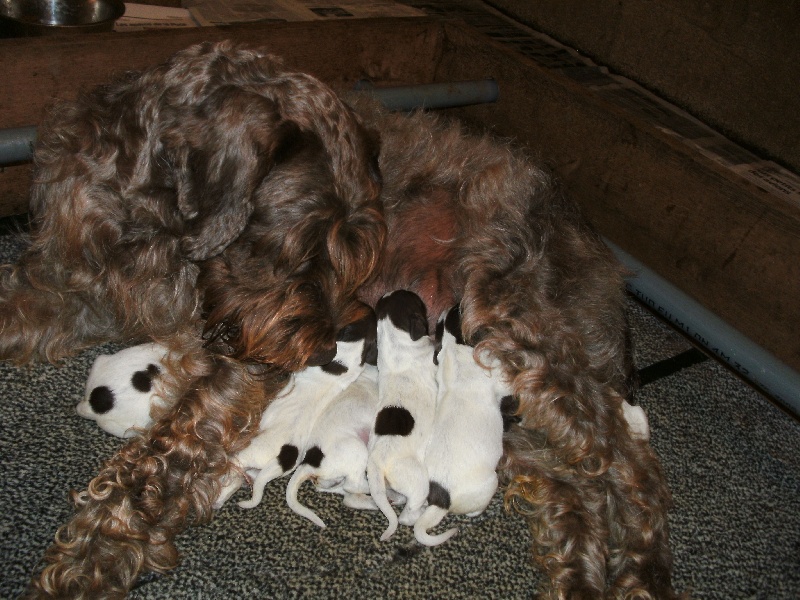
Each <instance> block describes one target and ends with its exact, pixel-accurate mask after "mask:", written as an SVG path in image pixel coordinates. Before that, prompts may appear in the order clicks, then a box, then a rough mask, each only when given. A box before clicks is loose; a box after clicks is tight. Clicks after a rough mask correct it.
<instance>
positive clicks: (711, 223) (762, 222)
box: [437, 24, 800, 370]
mask: <svg viewBox="0 0 800 600" xmlns="http://www.w3.org/2000/svg"><path fill="white" fill-rule="evenodd" d="M445 39H446V42H447V46H446V48H445V52H444V53H443V60H442V62H441V63H440V64H439V70H440V72H439V74H438V75H437V76H442V74H444V73H446V74H447V75H448V76H449V77H452V78H453V79H459V78H461V77H465V76H467V75H469V76H471V77H474V76H476V75H478V74H491V75H492V76H494V77H495V78H496V79H497V81H498V85H499V89H500V98H499V101H498V103H497V104H495V105H491V106H483V107H472V108H469V109H464V110H461V111H459V112H458V114H459V115H460V116H462V117H463V118H466V119H469V120H472V121H475V122H478V123H482V124H484V125H488V126H490V127H491V128H492V129H494V130H495V131H497V132H498V133H499V134H502V135H508V136H513V137H514V138H516V139H518V140H519V141H520V142H522V143H524V144H526V145H527V146H528V147H529V148H530V149H531V150H532V151H533V152H534V153H535V154H537V155H539V156H541V157H542V158H543V159H544V160H545V161H546V162H548V163H549V164H550V165H551V166H552V167H553V168H554V169H555V170H556V171H557V172H558V173H559V175H560V176H561V178H562V179H563V181H564V182H565V184H566V187H567V189H568V192H569V193H570V195H572V196H573V197H575V198H576V199H577V200H578V202H579V203H580V204H581V206H582V208H583V210H584V212H585V214H586V215H587V216H588V217H589V219H590V220H591V221H592V222H593V223H594V225H595V227H596V228H597V229H598V230H599V231H600V232H601V233H602V234H603V235H605V236H607V237H608V238H609V239H610V240H611V241H613V242H615V243H616V244H617V245H619V246H620V247H622V248H623V249H624V250H626V251H627V252H628V253H630V254H632V255H633V256H635V257H636V258H637V259H639V260H640V261H641V262H642V263H644V264H646V265H647V266H648V267H650V268H651V269H653V270H654V271H656V272H657V273H658V274H659V275H661V276H662V277H664V278H666V279H667V280H668V281H670V282H671V283H672V284H673V285H675V286H676V287H678V288H679V289H681V290H683V291H684V292H685V293H687V294H688V295H690V296H692V297H693V298H694V299H695V300H697V301H698V302H700V303H701V304H702V305H703V306H705V307H706V308H708V309H709V310H711V311H712V312H714V313H716V314H717V315H719V316H720V317H721V318H722V319H724V320H725V321H727V322H728V323H729V324H731V325H732V326H734V327H736V328H738V329H739V330H740V331H741V332H742V333H744V334H745V335H746V336H748V337H749V338H750V339H752V340H753V341H755V342H756V343H758V344H760V345H762V346H763V347H765V348H766V349H767V350H769V351H771V352H772V353H774V354H775V355H776V356H778V357H779V358H780V359H781V360H783V361H784V362H786V363H787V364H789V365H790V366H792V367H793V368H794V369H796V370H800V337H799V336H798V335H797V332H798V324H800V302H798V298H800V260H798V257H800V207H798V206H797V205H795V204H791V203H789V202H788V201H785V200H782V199H780V198H778V197H776V196H773V195H771V194H769V193H767V192H765V191H763V190H762V189H760V188H757V187H756V186H754V185H753V184H751V183H750V182H748V181H746V180H744V179H743V178H741V177H739V176H737V175H734V174H732V173H731V172H729V171H728V170H726V169H725V168H723V167H722V166H720V165H718V164H716V163H714V162H713V161H711V160H710V159H707V158H706V157H704V156H703V155H701V154H699V153H697V152H694V151H692V150H691V149H690V148H688V147H687V146H685V145H683V144H682V143H681V142H679V141H677V140H675V139H674V138H673V137H671V136H669V135H668V134H665V133H663V132H662V131H660V130H658V129H656V128H655V127H653V126H652V125H651V124H650V123H648V122H646V121H644V120H642V119H640V118H638V117H636V116H634V115H632V114H630V113H628V112H627V111H625V110H624V109H621V108H619V107H617V106H616V105H613V104H611V103H609V102H607V101H605V100H603V99H602V98H599V97H598V96H597V95H595V94H593V93H592V92H591V91H588V90H587V89H585V88H584V87H582V86H580V85H579V84H577V83H575V82H574V81H572V80H570V79H568V78H567V77H565V76H563V75H560V74H558V73H555V72H553V71H550V70H547V69H545V68H544V67H541V66H539V65H538V64H537V63H535V62H533V61H530V60H528V59H526V58H525V57H523V56H521V55H519V54H517V53H514V52H512V51H510V50H508V49H506V48H504V47H501V46H499V45H495V44H494V43H493V42H491V41H490V40H489V39H488V38H485V37H483V36H480V35H478V34H475V33H474V32H473V31H472V30H469V29H465V28H462V27H459V26H457V25H454V24H448V25H447V31H446V38H445ZM451 48H452V49H451ZM456 49H457V50H456Z"/></svg>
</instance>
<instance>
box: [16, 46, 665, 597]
mask: <svg viewBox="0 0 800 600" xmlns="http://www.w3.org/2000/svg"><path fill="white" fill-rule="evenodd" d="M373 132H377V133H378V134H379V137H380V161H379V164H378V162H377V156H378V154H377V152H378V146H377V144H378V138H377V136H376V135H375V133H373ZM37 144H38V145H37V150H36V159H35V161H36V181H35V184H34V188H33V192H32V200H31V214H32V216H33V225H34V227H33V234H32V243H31V246H30V249H29V250H28V251H27V252H26V253H25V255H24V256H23V257H22V259H21V261H20V263H19V264H18V265H16V266H13V267H7V268H5V270H4V271H3V272H2V274H0V331H1V332H2V333H1V334H0V357H2V358H7V359H12V360H16V361H19V362H24V361H27V360H30V359H33V358H45V359H49V360H54V359H57V358H59V357H61V356H64V355H66V354H68V353H71V352H74V351H75V350H76V349H77V348H79V347H81V346H86V345H88V344H93V343H97V342H100V341H105V340H109V339H124V340H138V339H144V338H151V339H154V340H157V341H159V342H161V343H163V344H166V345H167V346H169V347H170V348H172V349H173V350H174V351H175V356H176V358H175V359H174V360H173V361H172V364H171V369H172V371H173V372H174V375H175V380H176V384H175V389H174V390H172V393H173V395H174V397H175V398H176V399H177V400H176V402H175V404H174V406H173V407H172V408H170V409H167V410H165V411H164V414H163V415H161V417H160V418H159V419H158V420H157V421H156V423H155V425H154V426H153V427H152V429H151V430H150V431H149V432H148V434H147V435H145V436H143V437H140V438H134V439H132V440H131V441H130V442H128V443H127V444H126V445H125V446H124V447H123V449H122V450H121V451H120V452H119V453H118V454H117V455H116V456H114V457H113V458H112V459H110V461H109V462H108V463H107V465H106V466H105V467H104V469H103V470H102V472H101V473H100V474H99V475H98V476H97V477H96V478H95V479H94V480H93V481H92V482H91V483H90V484H89V486H88V489H87V490H85V491H83V492H80V493H76V494H74V501H75V504H76V508H77V511H76V514H75V516H74V517H73V519H72V520H71V521H70V522H69V523H68V524H66V525H65V526H64V527H62V528H61V529H60V530H59V532H58V534H57V536H56V541H55V543H54V544H53V546H52V547H51V548H50V549H49V550H48V552H47V554H46V557H45V562H46V566H45V567H44V568H43V570H42V572H41V573H40V574H39V575H38V576H37V578H36V579H35V580H34V582H33V583H32V586H31V589H30V595H31V596H34V597H69V598H92V599H95V598H111V597H120V596H123V595H124V594H125V592H126V591H127V589H129V587H130V586H131V585H132V583H133V582H134V581H135V578H136V577H137V575H138V574H139V573H140V572H141V571H143V570H154V571H165V570H168V569H170V568H173V567H174V566H175V564H176V562H177V557H178V554H177V550H176V548H175V546H174V539H175V536H176V534H177V533H178V532H180V531H181V529H183V528H185V527H186V526H188V525H190V524H192V523H196V522H202V521H205V520H207V519H209V518H210V517H211V512H212V508H211V507H212V503H213V501H214V499H215V497H216V495H217V493H218V490H219V479H220V478H221V476H222V475H223V474H224V473H226V471H227V470H228V469H229V467H230V464H231V463H230V461H229V458H228V457H229V456H230V455H232V454H233V453H235V452H237V451H238V450H239V449H241V448H242V447H243V446H244V445H245V444H246V443H247V442H248V440H249V439H250V438H251V437H252V435H253V434H254V432H255V429H256V428H257V425H258V421H259V417H260V414H261V412H262V410H263V408H264V406H265V405H266V404H267V403H268V402H269V401H270V399H271V398H272V397H274V396H275V394H277V393H278V391H279V390H280V389H281V388H282V387H283V385H284V384H285V383H286V378H287V376H288V373H290V372H291V371H294V370H297V369H299V368H302V367H303V366H304V365H306V364H324V363H325V362H326V361H328V360H330V359H331V358H332V351H333V349H334V348H335V334H336V331H337V330H338V329H339V328H341V327H342V326H343V325H345V324H347V323H349V322H352V321H354V320H356V319H357V318H359V317H360V316H362V313H363V310H364V309H363V304H362V303H361V301H364V302H366V303H368V304H371V305H374V304H375V302H376V301H377V299H378V298H379V297H380V296H381V295H383V293H385V292H386V291H389V290H393V289H398V288H405V289H410V290H413V291H415V292H416V293H417V294H418V295H419V296H420V297H422V299H423V300H424V301H425V303H426V305H427V309H428V314H429V315H431V317H432V318H435V316H436V315H439V314H440V313H441V311H442V310H443V309H444V308H446V307H449V306H451V305H452V304H453V303H454V302H455V301H460V302H461V307H462V314H463V330H464V334H465V337H467V338H468V339H470V340H472V341H473V342H477V343H478V349H487V350H489V351H491V352H492V353H493V354H494V355H495V356H497V357H498V358H499V359H500V360H501V361H502V363H503V365H504V367H505V369H506V371H507V374H508V375H509V376H510V377H511V379H512V380H513V385H514V390H515V393H516V395H517V398H518V399H519V405H520V406H519V412H520V417H521V422H520V423H519V424H518V425H515V426H514V427H512V429H511V431H510V432H509V433H508V434H507V436H506V456H505V457H504V459H503V461H502V463H501V468H502V472H503V474H504V475H505V476H506V477H507V479H508V491H507V502H508V505H509V506H510V507H512V508H514V509H515V510H517V511H519V512H521V513H522V514H524V515H525V516H526V517H527V518H528V519H529V522H530V524H531V530H532V532H533V537H534V546H533V555H534V558H535V559H536V561H537V563H538V564H539V565H540V566H541V567H542V568H543V569H544V571H545V572H546V574H547V575H548V578H549V584H550V585H549V586H548V588H547V589H546V590H544V591H543V592H542V597H544V598H593V599H594V598H602V597H607V598H673V597H675V594H674V593H673V591H672V588H671V584H670V571H671V555H670V551H669V546H668V534H667V522H666V511H667V507H668V504H669V494H668V491H667V489H666V486H665V483H664V478H663V475H662V472H661V469H660V466H659V464H658V461H657V459H656V457H655V456H654V454H653V452H652V450H651V449H650V448H649V446H648V445H647V444H646V443H645V442H643V441H641V440H638V439H634V438H633V437H631V435H630V432H629V431H628V429H627V427H626V425H625V420H624V418H623V414H622V405H621V403H622V400H623V399H624V398H625V397H626V396H627V395H628V394H629V392H630V390H629V388H628V374H629V369H630V364H629V362H630V361H629V357H628V354H627V352H626V343H625V335H626V324H625V316H624V303H623V293H622V277H621V273H620V269H619V268H618V266H617V265H616V263H615V262H614V260H613V259H612V257H611V255H610V253H609V252H608V250H607V249H606V248H605V247H604V246H603V244H602V243H601V242H600V240H599V239H598V237H597V236H596V235H595V234H594V233H592V231H591V230H589V229H588V228H587V226H586V225H585V224H584V223H583V221H582V220H581V217H580V215H579V214H578V211H577V210H576V208H575V206H574V205H573V204H571V203H570V202H568V201H567V200H565V199H564V197H563V196H562V195H561V193H560V192H559V190H558V189H557V187H556V185H555V184H554V182H553V181H552V179H551V178H550V177H549V175H547V174H546V173H545V172H544V171H542V170H541V169H540V168H538V167H537V166H536V165H535V164H533V163H532V162H531V161H529V160H527V159H526V158H525V157H524V156H522V155H521V154H520V153H518V152H514V151H512V150H511V149H510V148H508V147H506V146H505V145H501V144H498V143H497V142H495V141H492V140H490V139H489V138H488V137H471V136H469V135H467V134H465V133H464V132H463V131H461V129H460V128H459V127H458V125H454V124H445V123H444V122H443V121H441V120H439V119H437V118H435V117H433V116H430V115H426V114H416V115H413V116H410V117H409V116H400V115H394V114H386V113H384V112H382V111H381V110H379V109H378V108H377V107H376V106H375V105H374V104H371V103H368V102H366V101H362V100H351V102H350V105H347V104H345V103H344V102H343V101H342V100H341V99H340V98H339V97H337V96H336V95H335V94H334V93H333V92H331V91H330V90H329V89H328V88H327V87H325V86H324V85H322V84H321V83H319V82H318V81H316V80H314V79H313V78H311V77H309V76H307V75H303V74H298V73H292V72H289V71H287V70H286V69H285V68H284V67H283V66H282V65H281V63H280V61H278V60H276V59H275V58H274V57H271V56H269V55H266V54H264V53H262V52H259V51H253V50H246V49H242V48H238V47H234V46H231V45H230V44H217V45H211V44H206V45H200V46H196V47H192V48H189V49H187V50H186V51H183V52H181V53H179V54H177V55H176V56H175V57H173V58H172V59H171V60H170V61H168V62H167V63H165V64H164V65H161V66H158V67H155V68H153V69H150V70H148V71H145V72H144V73H141V74H131V75H129V76H126V77H124V78H122V79H121V80H118V81H116V82H114V83H112V84H110V85H108V86H104V87H101V88H98V89H97V90H95V91H93V92H91V93H89V94H88V95H85V96H83V97H82V98H81V99H80V100H79V101H78V102H76V103H71V104H65V105H62V106H61V107H59V108H58V109H56V110H55V111H54V112H53V114H52V115H51V117H50V119H49V120H48V122H47V123H46V124H44V125H43V126H42V127H40V130H39V141H38V143H37ZM381 179H382V185H381Z"/></svg>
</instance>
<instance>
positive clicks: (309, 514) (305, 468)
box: [286, 465, 325, 528]
mask: <svg viewBox="0 0 800 600" xmlns="http://www.w3.org/2000/svg"><path fill="white" fill-rule="evenodd" d="M313 472H314V467H312V466H311V465H300V466H299V467H297V470H296V471H295V472H294V474H293V475H292V477H291V479H289V483H288V485H287V486H286V504H287V505H289V508H291V509H292V510H293V511H294V512H296V513H297V514H298V515H300V516H301V517H305V518H306V519H308V520H309V521H311V522H312V523H314V525H316V526H317V527H323V528H324V527H325V522H324V521H323V520H322V519H320V518H319V517H318V516H317V514H316V513H315V512H314V511H313V510H311V509H310V508H308V507H307V506H303V505H302V504H301V503H300V501H299V500H298V499H297V491H298V490H299V489H300V486H301V485H303V482H304V481H308V480H309V479H310V478H311V475H312V474H313Z"/></svg>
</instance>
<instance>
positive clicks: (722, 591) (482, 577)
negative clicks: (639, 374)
mask: <svg viewBox="0 0 800 600" xmlns="http://www.w3.org/2000/svg"><path fill="white" fill-rule="evenodd" d="M19 247H20V246H19V244H18V243H16V242H15V241H14V240H12V239H11V238H10V237H9V236H0V262H6V261H9V260H12V259H13V258H14V256H15V255H16V253H17V252H18V251H19ZM630 317H631V322H632V326H633V331H634V342H635V348H636V361H637V365H638V366H639V367H640V368H641V367H647V366H649V365H653V364H654V363H659V361H663V360H665V359H669V358H670V357H673V356H675V355H679V354H681V353H682V352H684V351H686V350H687V349H688V348H689V346H688V344H687V343H686V342H685V341H684V340H683V338H681V337H680V336H679V335H677V334H676V333H674V332H673V331H672V330H670V329H669V328H668V327H666V326H665V325H663V324H662V323H661V322H660V321H658V320H657V319H656V318H655V317H653V316H651V315H650V314H649V313H647V312H645V311H644V310H643V309H642V308H640V307H639V306H638V305H637V304H635V303H634V302H632V301H631V303H630ZM117 349H119V347H118V346H113V345H107V346H104V347H101V348H95V349H92V350H90V351H86V352H83V353H82V354H80V355H79V356H77V357H76V358H74V359H71V360H69V361H67V362H65V363H64V364H63V365H62V366H60V367H53V366H44V365H42V366H35V367H31V368H25V369H17V368H15V367H12V366H10V365H7V364H2V363H0V394H2V397H3V399H4V408H3V411H2V415H3V416H2V418H1V419H0V461H1V462H2V479H1V480H0V481H1V483H0V486H2V491H0V598H3V599H6V598H9V599H10V598H16V597H18V596H19V595H20V594H21V593H22V592H23V590H24V588H25V585H26V583H27V580H28V578H29V576H30V574H31V573H32V571H33V570H34V569H35V566H36V564H37V561H38V560H39V559H40V557H41V555H42V553H43V551H44V549H45V548H46V547H47V546H48V545H49V543H50V540H51V539H52V538H53V535H54V534H55V531H56V528H57V527H58V526H59V525H60V524H62V523H63V522H65V521H66V519H67V518H68V517H69V515H70V513H71V508H70V506H69V503H68V501H67V496H66V494H67V490H69V489H70V488H82V487H83V486H85V484H86V483H87V482H88V481H89V479H90V478H91V477H92V475H93V474H94V473H95V472H96V470H97V468H98V465H99V464H100V463H101V462H102V461H103V460H104V459H105V458H106V457H108V456H110V455H111V453H113V452H114V450H115V448H117V447H118V446H119V445H120V443H121V442H120V441H119V440H117V439H116V438H113V437H111V436H109V435H107V434H105V433H103V432H101V431H100V430H99V429H97V428H96V426H95V425H94V424H93V423H92V422H90V421H88V420H85V419H82V418H80V417H78V416H77V415H76V414H75V410H74V409H75V404H77V402H78V400H79V398H80V396H81V394H82V393H83V385H84V381H85V378H86V375H87V373H88V370H89V367H90V365H91V363H92V361H93V359H94V357H95V356H96V355H97V354H98V353H101V352H112V351H115V350H117ZM638 400H639V402H640V404H641V405H642V406H643V407H644V409H645V410H646V412H647V414H648V415H649V418H650V424H651V428H652V443H653V446H654V447H655V449H656V451H657V452H658V454H659V455H660V456H661V458H662V460H663V463H664V467H665V469H666V473H667V477H668V480H669V483H670V485H671V488H672V491H673V494H674V500H675V508H674V510H673V511H672V513H671V515H670V518H671V523H672V541H673V547H674V554H675V562H676V568H675V583H676V585H677V587H679V588H680V589H683V590H688V591H690V592H692V593H693V596H694V597H695V598H706V599H720V600H730V599H739V598H753V599H755V598H763V599H769V600H779V599H783V598H786V599H790V598H798V590H800V425H799V424H798V422H797V421H796V420H795V419H794V418H792V417H790V416H787V415H786V414H785V413H783V412H782V411H781V410H779V409H778V408H776V407H775V406H773V405H772V404H771V403H770V402H769V401H767V400H766V399H764V398H763V397H762V396H760V395H759V394H758V393H756V392H755V391H753V390H751V389H750V388H749V387H748V386H746V385H745V384H743V383H742V382H740V381H739V380H737V379H736V378H735V377H733V376H732V375H731V374H730V373H728V372H727V371H726V370H724V369H723V368H722V367H720V366H719V365H718V364H717V363H715V362H713V361H711V360H708V361H705V362H702V363H700V364H696V365H693V366H690V367H688V368H685V369H683V370H680V371H678V372H676V373H673V374H671V375H667V376H663V377H662V378H660V379H657V380H656V381H654V382H652V383H650V384H649V385H647V386H645V387H643V388H642V390H641V392H640V393H639V397H638ZM284 486H285V480H284V481H281V480H279V481H277V482H273V483H272V484H270V486H268V488H267V495H266V498H265V500H264V502H263V503H262V504H261V505H260V506H259V507H257V508H255V509H253V510H244V509H240V508H239V507H238V506H237V505H236V504H235V502H229V503H228V505H226V507H225V508H224V509H223V510H222V511H221V512H220V513H219V515H218V516H217V518H216V519H215V520H214V521H213V522H212V523H211V524H210V525H207V526H204V527H199V528H194V529H191V530H189V531H187V532H186V533H185V534H184V535H182V536H181V538H180V540H179V547H180V548H181V550H182V552H183V562H182V564H181V566H180V567H179V568H178V569H177V570H176V571H174V572H173V573H171V574H169V575H166V576H161V577H145V578H144V579H143V580H142V582H141V585H140V586H139V587H138V588H137V589H135V590H134V591H133V592H132V594H131V597H132V598H135V599H141V600H144V599H147V600H151V599H152V600H156V599H159V600H162V599H174V600H178V599H183V598H186V599H189V598H191V599H199V598H203V599H213V598H220V599H225V598H241V597H251V598H252V597H258V598H366V597H371V598H409V599H417V598H419V599H421V598H499V599H504V600H505V599H515V598H530V597H531V595H532V593H531V592H532V590H533V589H534V588H535V586H536V585H537V581H538V575H537V574H536V573H535V572H534V571H533V570H532V569H531V568H530V566H529V562H528V558H527V554H526V550H527V547H528V544H529V542H530V536H529V534H528V531H527V529H526V526H525V524H524V522H523V521H522V520H521V519H520V518H519V517H517V516H515V515H512V514H507V513H505V512H504V510H503V507H502V501H501V497H500V495H499V494H498V495H497V497H496V498H495V500H494V502H493V503H492V504H491V506H490V507H489V509H488V510H487V511H486V512H485V513H484V514H483V515H481V516H480V517H478V518H475V519H467V518H456V517H450V518H449V520H448V521H446V522H445V526H449V525H450V524H452V523H457V524H458V525H459V526H460V528H461V531H460V533H459V535H457V536H456V537H455V538H453V539H452V540H450V541H449V542H447V543H446V544H444V545H443V546H440V547H438V548H433V549H428V548H422V547H420V546H418V545H417V544H416V543H415V542H414V540H413V537H412V535H411V532H410V530H409V529H408V528H401V529H400V531H399V532H398V534H397V535H395V537H394V538H393V539H392V540H390V541H389V542H385V543H382V542H380V541H379V540H378V538H379V536H380V534H381V532H382V531H383V528H384V526H385V523H384V520H383V517H381V516H379V515H377V514H375V513H364V512H356V511H352V510H349V509H346V508H344V507H342V506H341V504H340V501H339V497H338V496H332V495H322V494H315V493H313V492H312V491H311V490H310V489H308V488H304V490H303V492H304V495H302V498H303V500H304V502H306V503H307V504H308V505H310V506H311V507H313V508H314V509H316V510H318V512H319V514H320V516H321V517H322V518H323V519H324V520H325V521H326V522H327V523H328V528H327V529H325V530H319V529H317V528H316V527H315V526H314V525H312V524H311V523H309V522H308V521H306V520H304V519H302V518H300V517H298V516H296V515H295V514H294V513H292V512H291V511H290V510H289V509H288V508H286V506H285V504H284V501H283V490H284ZM239 494H240V496H237V497H235V498H234V500H235V499H237V498H239V497H245V495H246V492H245V491H240V492H239Z"/></svg>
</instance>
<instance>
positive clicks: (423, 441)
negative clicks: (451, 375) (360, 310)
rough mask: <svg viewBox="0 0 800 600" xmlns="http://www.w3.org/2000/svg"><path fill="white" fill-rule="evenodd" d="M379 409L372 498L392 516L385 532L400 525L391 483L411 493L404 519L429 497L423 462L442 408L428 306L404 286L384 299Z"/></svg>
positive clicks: (372, 444)
mask: <svg viewBox="0 0 800 600" xmlns="http://www.w3.org/2000/svg"><path fill="white" fill-rule="evenodd" d="M376 312H377V314H378V397H379V400H378V407H379V408H378V412H377V415H376V417H375V423H374V425H373V428H372V432H371V435H370V441H369V459H368V461H367V479H368V480H369V487H370V493H371V494H372V500H373V501H374V502H375V504H377V506H378V508H379V509H380V510H381V512H382V513H383V514H384V515H385V516H386V518H387V519H388V520H389V526H388V527H387V528H386V531H384V533H383V535H382V536H381V540H386V539H388V538H389V537H391V536H392V534H393V533H394V532H395V531H396V530H397V523H398V518H397V515H396V514H395V512H394V509H393V508H392V506H391V504H390V502H389V499H388V497H387V489H386V486H387V483H388V485H389V487H391V488H392V489H393V490H394V491H396V492H398V493H400V494H402V495H403V496H405V498H406V506H405V508H404V509H403V512H402V513H401V514H400V522H401V523H403V524H404V525H412V524H413V523H414V521H416V519H417V518H418V517H419V515H420V514H421V512H422V508H423V505H424V504H425V500H426V499H427V496H428V475H427V471H426V470H425V466H424V464H423V458H424V452H425V446H426V445H427V444H428V440H429V439H430V436H431V433H432V430H433V419H434V415H435V411H436V365H435V364H434V362H433V353H434V346H433V342H432V341H431V340H430V338H429V337H428V335H427V333H428V324H427V318H426V314H425V305H424V304H423V302H422V300H420V298H419V297H418V296H417V295H416V294H414V293H412V292H409V291H405V290H399V291H395V292H392V293H390V294H387V295H386V296H384V297H383V298H381V299H380V300H379V301H378V305H377V307H376Z"/></svg>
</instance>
